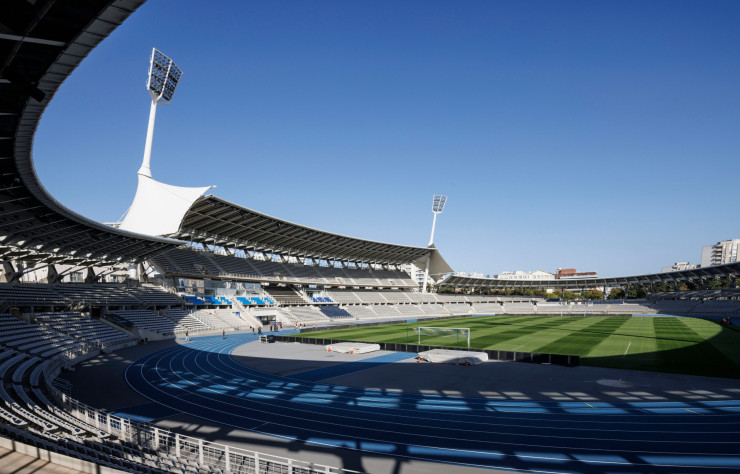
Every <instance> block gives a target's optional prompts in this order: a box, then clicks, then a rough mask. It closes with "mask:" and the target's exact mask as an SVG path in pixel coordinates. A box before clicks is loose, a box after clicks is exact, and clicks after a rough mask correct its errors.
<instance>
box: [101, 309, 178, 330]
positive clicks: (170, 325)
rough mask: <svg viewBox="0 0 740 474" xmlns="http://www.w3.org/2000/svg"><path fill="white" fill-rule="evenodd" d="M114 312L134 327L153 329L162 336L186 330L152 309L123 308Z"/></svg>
mask: <svg viewBox="0 0 740 474" xmlns="http://www.w3.org/2000/svg"><path fill="white" fill-rule="evenodd" d="M113 314H114V315H116V316H118V317H120V318H122V319H125V320H126V321H128V322H130V323H131V324H133V325H134V327H137V328H141V329H145V330H147V331H152V332H155V333H157V334H160V335H161V336H174V335H175V333H176V332H182V331H184V330H185V328H183V327H177V325H176V324H175V322H173V321H172V320H170V319H167V318H163V317H162V316H157V315H155V314H154V313H152V312H151V311H146V310H126V311H123V310H122V311H114V312H113Z"/></svg>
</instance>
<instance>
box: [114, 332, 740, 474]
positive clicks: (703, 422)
mask: <svg viewBox="0 0 740 474" xmlns="http://www.w3.org/2000/svg"><path fill="white" fill-rule="evenodd" d="M253 340H255V336H252V335H251V334H249V335H248V334H241V335H230V336H229V337H228V338H227V339H222V338H221V336H213V337H201V338H197V339H195V340H194V341H193V342H191V343H188V344H187V345H180V346H176V347H171V348H168V349H163V350H161V351H158V352H155V353H152V354H149V355H147V356H145V357H142V358H141V359H139V360H137V361H135V362H134V363H132V364H131V365H130V366H129V367H128V368H127V370H126V380H127V381H128V383H129V385H130V386H131V387H132V388H133V389H134V390H136V391H137V392H139V393H140V394H142V395H143V396H145V397H147V398H149V399H150V400H152V401H153V402H156V403H157V404H159V405H160V406H161V408H162V409H161V413H162V415H161V416H167V414H168V413H173V412H183V413H188V414H191V415H193V416H196V417H199V418H202V419H205V420H209V421H211V422H213V423H217V424H220V425H225V426H231V427H234V428H239V429H243V430H251V431H253V432H256V433H262V434H266V435H271V436H276V437H280V438H283V439H287V440H298V441H302V442H305V443H308V444H314V445H318V446H324V447H336V448H344V449H352V450H361V451H365V452H368V453H378V454H385V455H391V456H399V457H404V458H409V459H422V460H427V461H437V462H442V463H450V464H460V465H469V466H476V467H488V468H496V469H502V470H512V471H519V470H521V471H532V472H557V473H710V472H711V473H716V474H723V473H731V472H738V473H740V400H722V401H703V402H700V401H696V402H638V403H626V402H625V403H611V402H610V403H607V402H590V403H586V402H556V401H551V400H548V401H531V400H530V401H501V400H489V399H485V398H463V397H450V396H439V395H423V394H417V393H414V394H410V393H398V392H389V391H382V390H371V389H364V388H357V387H343V386H337V385H330V384H326V383H321V382H318V381H317V380H320V379H319V378H318V377H319V376H321V377H322V378H326V377H323V376H327V377H331V376H336V375H339V374H341V373H348V372H345V370H346V371H353V370H355V368H357V367H359V366H362V368H365V367H368V368H369V367H374V366H377V365H378V364H380V363H390V362H393V361H395V360H400V359H401V358H403V357H405V356H408V354H401V355H398V357H396V356H395V355H394V356H391V357H392V358H391V359H390V360H388V361H382V360H378V361H377V362H376V363H370V364H367V365H363V364H361V363H357V362H348V363H346V364H342V365H340V366H338V367H335V368H333V371H330V372H326V373H323V374H322V373H321V370H323V369H320V370H317V371H311V372H306V373H304V374H303V377H301V374H296V375H295V376H292V377H284V376H278V375H274V374H270V373H266V372H262V371H259V370H254V369H250V368H249V367H245V366H243V365H241V364H239V363H237V362H236V361H235V360H234V359H232V357H231V352H232V351H233V350H234V349H235V348H236V347H238V346H240V345H242V344H244V343H245V342H249V341H253ZM345 366H347V367H345ZM350 367H351V369H350ZM146 411H147V413H148V414H149V415H150V416H151V417H153V418H157V417H158V416H157V413H152V411H154V412H156V410H152V408H151V407H150V406H149V404H147V410H146Z"/></svg>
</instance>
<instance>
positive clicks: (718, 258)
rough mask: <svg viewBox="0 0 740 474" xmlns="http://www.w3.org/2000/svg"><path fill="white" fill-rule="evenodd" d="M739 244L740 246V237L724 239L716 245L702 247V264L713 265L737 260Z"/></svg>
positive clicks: (705, 265) (703, 265)
mask: <svg viewBox="0 0 740 474" xmlns="http://www.w3.org/2000/svg"><path fill="white" fill-rule="evenodd" d="M738 246H740V239H732V240H723V241H721V242H717V243H716V244H714V245H707V246H706V247H702V248H701V266H702V267H711V266H713V265H723V264H725V263H735V262H737V250H738V249H737V248H738Z"/></svg>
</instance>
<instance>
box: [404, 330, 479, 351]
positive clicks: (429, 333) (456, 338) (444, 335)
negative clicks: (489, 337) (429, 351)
mask: <svg viewBox="0 0 740 474" xmlns="http://www.w3.org/2000/svg"><path fill="white" fill-rule="evenodd" d="M414 331H415V332H416V334H417V335H418V336H419V345H421V342H422V339H423V340H424V344H428V345H439V346H460V345H463V344H465V345H466V347H468V348H470V328H445V327H433V326H428V327H424V326H420V327H418V328H415V329H414Z"/></svg>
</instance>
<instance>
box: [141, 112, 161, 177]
mask: <svg viewBox="0 0 740 474" xmlns="http://www.w3.org/2000/svg"><path fill="white" fill-rule="evenodd" d="M156 116H157V102H156V101H154V100H152V105H151V107H150V108H149V127H148V128H147V130H146V145H145V146H144V161H143V162H142V163H141V168H139V174H140V175H142V176H146V177H147V178H151V177H152V170H151V168H150V163H151V159H152V140H154V119H155V118H156Z"/></svg>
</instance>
